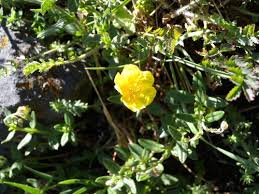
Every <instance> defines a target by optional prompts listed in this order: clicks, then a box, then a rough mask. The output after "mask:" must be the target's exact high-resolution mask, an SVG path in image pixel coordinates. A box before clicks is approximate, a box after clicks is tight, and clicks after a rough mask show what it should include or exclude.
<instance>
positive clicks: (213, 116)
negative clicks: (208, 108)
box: [205, 111, 225, 123]
mask: <svg viewBox="0 0 259 194" xmlns="http://www.w3.org/2000/svg"><path fill="white" fill-rule="evenodd" d="M224 114H225V112H224V111H215V112H211V113H209V114H207V115H206V116H205V120H206V122H208V123H212V122H215V121H218V120H220V119H221V118H222V117H223V116H224Z"/></svg>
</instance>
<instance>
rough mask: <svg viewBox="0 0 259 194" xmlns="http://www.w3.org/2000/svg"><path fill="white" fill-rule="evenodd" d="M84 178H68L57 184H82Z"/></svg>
mask: <svg viewBox="0 0 259 194" xmlns="http://www.w3.org/2000/svg"><path fill="white" fill-rule="evenodd" d="M81 183H82V180H81V179H68V180H64V181H60V182H58V183H57V184H58V185H74V184H81Z"/></svg>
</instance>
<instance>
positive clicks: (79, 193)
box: [72, 187, 87, 194]
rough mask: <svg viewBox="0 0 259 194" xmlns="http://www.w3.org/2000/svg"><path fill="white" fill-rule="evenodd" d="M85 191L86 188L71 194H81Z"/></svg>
mask: <svg viewBox="0 0 259 194" xmlns="http://www.w3.org/2000/svg"><path fill="white" fill-rule="evenodd" d="M86 191H87V187H82V188H80V189H78V190H76V191H75V192H73V193H72V194H83V193H85V192H86Z"/></svg>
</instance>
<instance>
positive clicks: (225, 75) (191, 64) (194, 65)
mask: <svg viewBox="0 0 259 194" xmlns="http://www.w3.org/2000/svg"><path fill="white" fill-rule="evenodd" d="M172 61H175V62H178V63H181V64H184V65H187V66H189V67H192V68H195V69H198V70H201V71H204V72H208V73H212V74H214V75H217V76H220V77H222V78H226V79H229V78H230V77H231V76H232V75H233V74H232V73H229V72H228V73H227V72H224V71H220V70H216V69H213V68H209V67H204V66H202V65H200V64H197V63H194V62H191V61H188V60H185V59H182V58H180V57H177V56H173V57H172V58H171V59H167V60H166V62H172Z"/></svg>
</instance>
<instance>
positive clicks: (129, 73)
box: [121, 64, 141, 77]
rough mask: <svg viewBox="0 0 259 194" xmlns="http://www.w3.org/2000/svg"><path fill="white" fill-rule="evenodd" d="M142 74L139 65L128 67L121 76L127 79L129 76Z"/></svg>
mask: <svg viewBox="0 0 259 194" xmlns="http://www.w3.org/2000/svg"><path fill="white" fill-rule="evenodd" d="M140 74H141V71H140V69H139V68H138V66H137V65H131V64H130V65H126V66H125V67H124V68H123V70H122V72H121V75H122V76H125V77H127V76H138V75H140Z"/></svg>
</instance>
